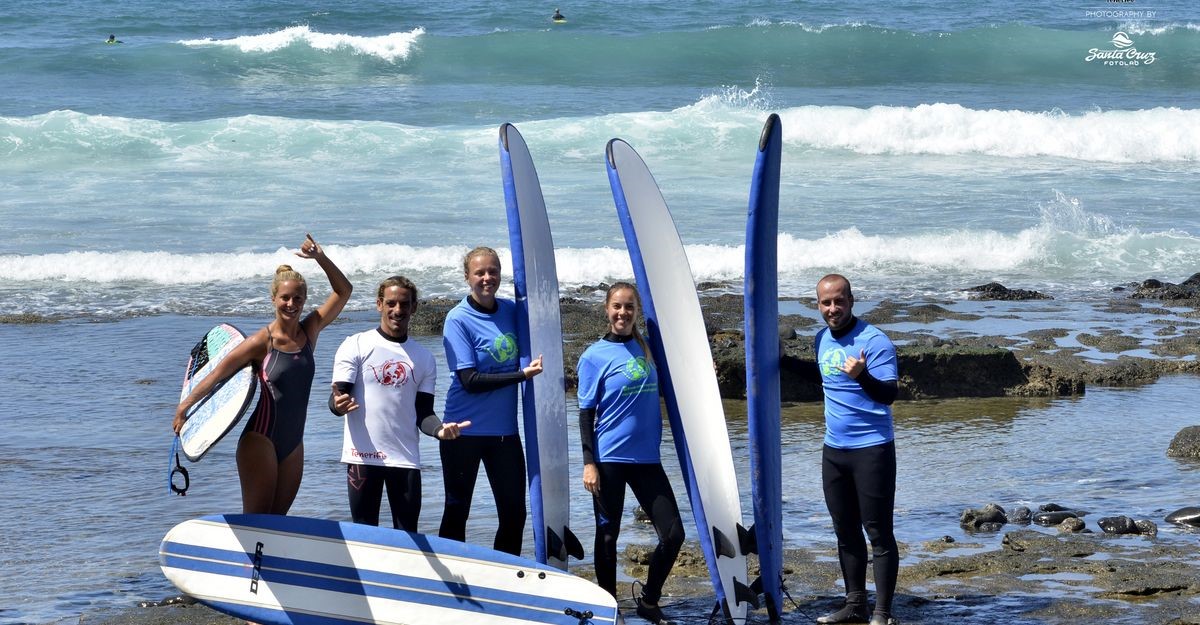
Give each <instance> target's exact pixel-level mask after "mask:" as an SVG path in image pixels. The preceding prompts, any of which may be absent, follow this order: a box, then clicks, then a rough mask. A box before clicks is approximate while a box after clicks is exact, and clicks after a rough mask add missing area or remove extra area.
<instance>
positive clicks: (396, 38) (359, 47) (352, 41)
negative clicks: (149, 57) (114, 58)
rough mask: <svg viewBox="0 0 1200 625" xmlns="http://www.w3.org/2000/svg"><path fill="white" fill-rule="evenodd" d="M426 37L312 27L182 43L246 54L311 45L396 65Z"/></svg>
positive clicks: (412, 32)
mask: <svg viewBox="0 0 1200 625" xmlns="http://www.w3.org/2000/svg"><path fill="white" fill-rule="evenodd" d="M424 34H425V29H424V28H420V27H417V28H414V29H413V30H410V31H408V32H394V33H388V34H386V35H379V36H375V37H363V36H359V35H348V34H331V33H321V32H316V31H313V30H311V29H309V27H308V26H292V27H290V28H284V29H283V30H277V31H274V32H269V33H262V34H259V35H243V36H241V37H234V38H233V39H212V38H204V39H187V40H183V41H179V42H178V43H181V44H183V45H185V46H227V47H232V48H237V49H238V50H240V51H242V52H246V53H266V52H275V51H277V50H281V49H283V48H287V47H289V46H293V45H303V46H308V47H309V48H312V49H314V50H321V51H325V52H328V51H334V50H349V51H351V52H353V53H354V54H363V55H369V56H375V57H379V58H381V59H384V60H386V61H390V62H393V63H394V62H396V61H402V60H404V59H407V58H408V55H409V54H410V53H411V52H412V50H413V48H414V46H415V45H416V43H417V41H418V39H420V37H421V35H424Z"/></svg>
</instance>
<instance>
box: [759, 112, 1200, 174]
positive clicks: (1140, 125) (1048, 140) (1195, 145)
mask: <svg viewBox="0 0 1200 625" xmlns="http://www.w3.org/2000/svg"><path fill="white" fill-rule="evenodd" d="M781 117H782V119H783V132H784V140H785V141H786V142H788V143H793V144H803V145H809V146H813V147H817V148H822V149H844V150H850V151H852V152H856V153H860V154H935V155H946V156H950V155H960V154H983V155H988V156H1000V157H1006V158H1027V157H1055V158H1068V159H1077V160H1083V161H1097V162H1108V163H1145V162H1153V161H1197V160H1200V111H1198V110H1184V109H1179V108H1173V107H1172V108H1163V107H1159V108H1153V109H1146V110H1137V111H1092V112H1087V113H1083V114H1077V115H1071V114H1066V113H1063V112H1059V111H1051V112H1026V111H1013V110H986V111H984V110H976V109H969V108H966V107H963V106H961V105H958V104H923V105H920V106H916V107H896V106H875V107H871V108H867V109H863V108H853V107H843V106H805V107H799V108H793V109H788V110H786V111H783V113H782V114H781Z"/></svg>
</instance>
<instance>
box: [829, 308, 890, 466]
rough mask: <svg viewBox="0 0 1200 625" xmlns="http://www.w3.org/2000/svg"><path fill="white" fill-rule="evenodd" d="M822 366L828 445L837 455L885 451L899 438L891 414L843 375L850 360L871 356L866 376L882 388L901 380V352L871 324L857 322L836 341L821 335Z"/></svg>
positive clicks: (831, 335) (868, 359)
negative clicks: (872, 449) (847, 451)
mask: <svg viewBox="0 0 1200 625" xmlns="http://www.w3.org/2000/svg"><path fill="white" fill-rule="evenodd" d="M815 342H816V348H817V366H818V368H819V369H820V371H821V384H822V385H823V386H824V388H825V444H826V445H829V446H830V447H834V448H836V449H860V448H863V447H872V446H874V445H882V444H883V443H887V442H889V441H891V440H893V439H894V438H895V431H894V429H893V427H892V408H891V406H888V405H886V404H881V403H878V402H876V401H874V400H872V399H871V398H870V397H868V396H867V394H866V392H865V391H863V389H862V386H860V385H859V383H858V382H857V381H856V380H855V379H854V378H851V377H850V376H848V375H846V374H845V373H843V372H842V370H841V366H842V364H843V363H844V362H846V357H847V356H853V357H855V358H857V357H858V355H859V353H860V352H863V353H865V354H866V357H865V358H866V361H867V362H866V370H867V371H868V372H870V374H871V375H872V376H873V377H874V378H875V379H877V380H880V381H881V382H892V381H895V380H896V379H897V377H898V373H897V369H896V347H895V346H894V345H892V342H891V341H890V340H889V339H888V337H887V336H885V335H884V334H883V332H881V331H880V330H879V329H878V328H876V327H875V326H872V325H871V324H869V323H867V322H865V321H863V320H861V319H856V320H855V325H854V328H853V329H852V330H850V331H849V332H847V333H846V334H844V335H842V336H841V337H840V338H835V337H834V336H833V334H832V333H831V332H830V331H829V328H822V329H821V331H820V332H818V333H817V336H816V339H815Z"/></svg>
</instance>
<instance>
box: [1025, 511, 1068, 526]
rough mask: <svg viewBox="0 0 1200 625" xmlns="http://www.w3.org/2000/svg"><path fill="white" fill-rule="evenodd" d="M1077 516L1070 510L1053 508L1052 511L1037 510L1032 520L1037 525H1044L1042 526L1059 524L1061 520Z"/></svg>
mask: <svg viewBox="0 0 1200 625" xmlns="http://www.w3.org/2000/svg"><path fill="white" fill-rule="evenodd" d="M1077 518H1079V515H1077V514H1075V513H1074V512H1073V511H1071V510H1053V511H1043V512H1038V513H1037V514H1034V515H1033V522H1034V523H1036V524H1038V525H1041V526H1044V527H1051V526H1054V525H1060V524H1061V523H1062V522H1063V521H1065V520H1067V519H1077Z"/></svg>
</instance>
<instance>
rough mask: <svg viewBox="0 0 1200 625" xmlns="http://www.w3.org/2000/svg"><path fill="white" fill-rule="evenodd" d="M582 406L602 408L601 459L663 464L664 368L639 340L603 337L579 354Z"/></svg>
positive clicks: (598, 441)
mask: <svg viewBox="0 0 1200 625" xmlns="http://www.w3.org/2000/svg"><path fill="white" fill-rule="evenodd" d="M578 371H579V390H578V391H577V392H578V396H579V407H580V408H581V409H587V408H594V409H595V410H596V426H595V429H596V451H595V458H596V461H597V462H625V463H657V462H660V461H661V460H660V458H659V453H658V448H659V447H660V445H661V443H662V412H661V409H660V407H659V402H658V372H657V371H656V370H655V368H654V366H653V365H651V364H650V363H648V362H647V361H646V355H645V353H643V352H642V348H641V346H640V345H639V344H638V342H637V341H634V340H629V341H621V342H615V341H609V340H600V341H597V342H595V343H593V344H592V345H591V346H590V347H588V348H587V350H586V351H584V352H583V355H582V356H581V357H580V358H579V366H578Z"/></svg>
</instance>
